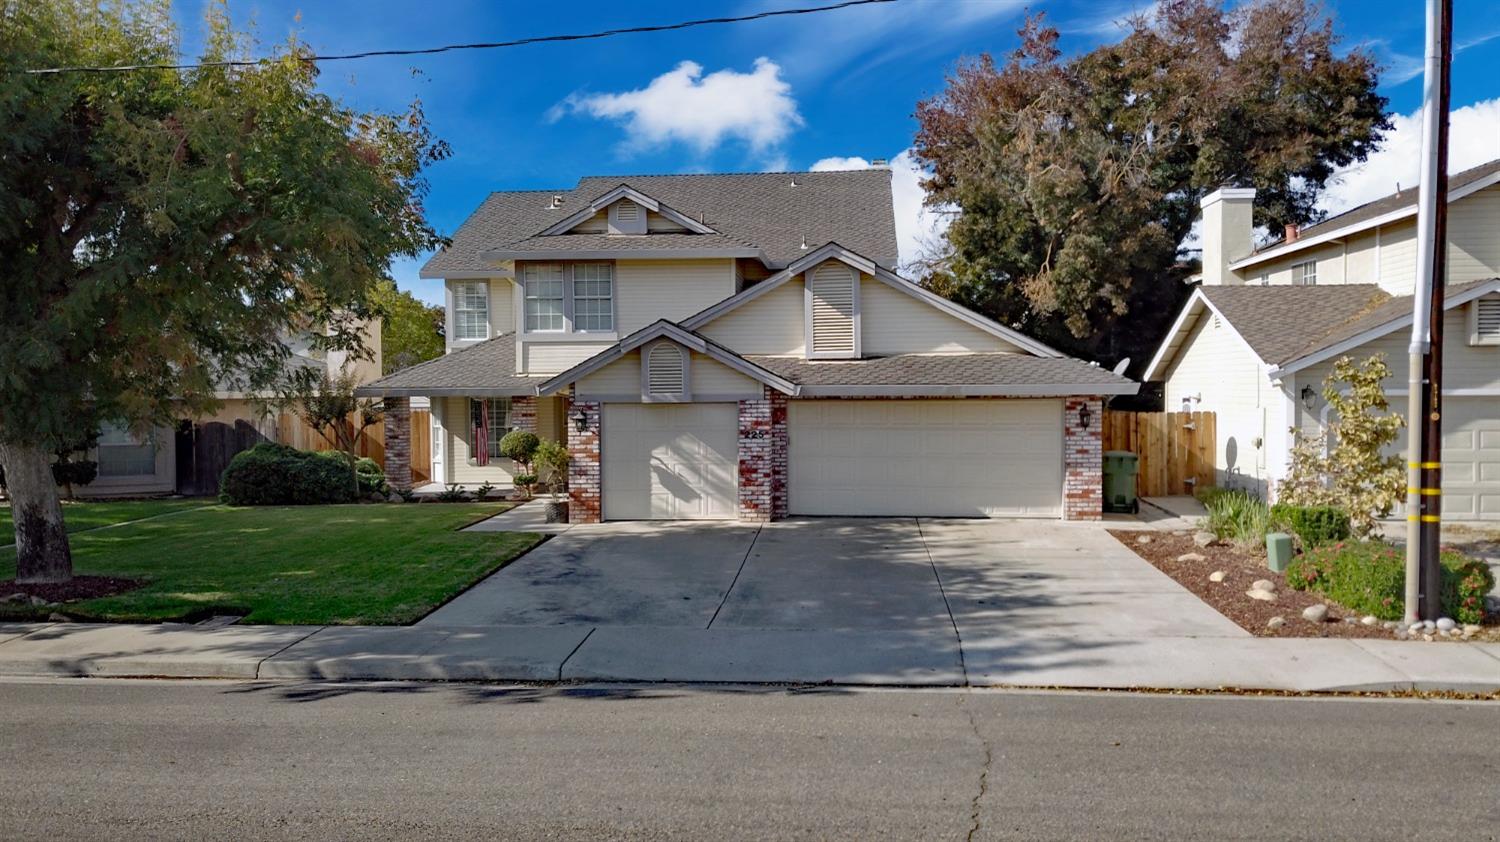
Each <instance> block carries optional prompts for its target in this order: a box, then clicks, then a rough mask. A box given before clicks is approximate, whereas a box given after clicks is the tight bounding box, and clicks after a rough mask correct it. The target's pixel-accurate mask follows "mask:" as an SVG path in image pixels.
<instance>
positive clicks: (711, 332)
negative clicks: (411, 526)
mask: <svg viewBox="0 0 1500 842" xmlns="http://www.w3.org/2000/svg"><path fill="white" fill-rule="evenodd" d="M890 178H891V177H890V172H889V171H888V170H881V169H877V170H864V171H851V172H818V173H757V174H740V175H678V176H626V177H609V178H585V179H583V180H581V181H580V182H579V183H578V186H577V187H576V188H574V189H573V190H570V191H562V192H554V191H544V192H536V191H528V192H504V193H494V194H492V195H491V196H490V197H489V198H488V199H487V200H485V202H484V203H483V204H482V205H481V206H480V207H479V209H478V210H477V211H475V212H474V214H473V215H472V216H471V217H470V218H469V219H468V221H466V222H465V223H464V224H463V225H462V226H461V227H460V228H459V230H458V231H457V233H456V234H455V235H454V237H453V241H452V244H451V245H450V246H449V247H448V248H446V249H444V250H443V251H441V252H440V253H438V254H437V255H436V256H434V257H433V258H432V260H431V261H429V262H428V264H427V265H426V266H425V267H424V268H423V269H422V272H421V274H422V276H423V277H427V278H441V279H443V280H444V282H445V283H446V285H447V310H448V330H447V336H448V344H449V348H448V351H449V353H448V354H447V355H446V356H444V357H442V358H439V359H436V360H431V361H429V362H426V363H422V364H420V365H416V366H413V367H411V368H409V369H406V370H404V371H401V372H398V373H396V374H393V375H391V376H389V377H386V378H383V379H381V380H379V381H376V382H375V383H372V384H369V385H368V386H367V387H365V388H364V389H362V390H361V392H360V393H361V394H365V395H371V396H380V397H383V398H384V399H385V403H386V409H387V412H386V420H387V428H386V443H387V451H386V457H387V462H386V471H387V476H388V477H389V478H390V479H391V481H392V482H393V483H396V484H401V483H409V482H410V472H409V470H406V469H403V468H402V467H401V466H400V459H402V458H409V449H408V448H407V447H405V446H403V445H402V444H401V443H402V442H408V443H409V435H410V430H409V429H408V427H409V414H408V404H407V402H408V401H409V400H411V399H414V398H418V397H428V398H430V400H431V402H432V424H433V436H432V442H433V445H432V457H431V458H432V462H433V464H432V466H431V467H432V476H433V477H434V478H435V479H436V480H437V481H440V482H445V483H459V484H466V485H473V484H477V483H481V482H486V481H488V482H493V483H505V482H508V481H509V479H510V477H511V473H512V470H513V466H512V464H511V463H510V461H509V460H507V459H504V458H501V457H500V456H499V451H498V446H499V441H500V438H501V437H502V436H503V435H504V433H505V432H506V431H507V430H510V429H530V430H535V431H537V432H538V433H539V434H541V435H543V436H546V437H549V438H553V439H557V440H560V441H565V442H566V444H567V447H568V450H569V451H570V454H571V465H570V473H569V479H568V484H569V494H570V499H571V502H572V511H571V516H572V517H573V519H574V520H575V521H579V522H588V521H596V520H600V519H608V520H621V519H626V520H629V519H699V518H703V519H714V518H726V519H732V518H741V519H746V520H767V519H774V518H779V517H783V516H786V515H787V514H803V515H962V516H1000V515H1004V516H1037V517H1054V518H1055V517H1069V518H1097V517H1098V516H1099V507H1100V476H1099V472H1100V461H1099V460H1100V454H1099V425H1100V421H1101V418H1100V413H1101V408H1100V403H1101V397H1102V396H1108V395H1116V394H1132V393H1134V392H1135V390H1136V388H1137V385H1138V384H1135V383H1133V382H1130V381H1128V380H1126V379H1124V378H1122V377H1119V376H1116V375H1114V374H1112V373H1111V372H1109V371H1106V370H1103V369H1100V368H1098V367H1096V366H1093V365H1090V364H1087V363H1084V362H1081V361H1078V360H1074V359H1070V358H1067V357H1064V356H1062V355H1061V354H1059V353H1057V352H1056V351H1053V350H1052V349H1050V348H1047V347H1046V346H1044V345H1042V344H1040V343H1038V342H1036V341H1034V340H1032V339H1029V338H1027V337H1025V336H1023V335H1021V334H1019V333H1017V332H1016V331H1013V330H1010V329H1009V328H1006V327H1003V326H1001V325H998V324H996V323H994V322H992V321H990V320H988V319H986V318H984V317H982V316H979V315H977V314H975V313H973V312H971V311H969V310H966V309H964V308H962V307H960V306H958V305H955V304H953V303H952V302H949V301H947V300H946V299H943V298H941V297H939V296H936V295H934V294H932V293H930V292H928V291H927V290H925V289H923V288H922V287H920V286H918V285H916V284H914V283H912V282H910V281H908V280H906V279H904V278H901V277H899V276H897V275H896V274H895V273H894V271H893V267H894V265H895V263H896V257H897V256H896V234H895V223H894V219H893V214H892V205H891V184H890Z"/></svg>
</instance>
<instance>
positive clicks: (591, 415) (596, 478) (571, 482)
mask: <svg viewBox="0 0 1500 842" xmlns="http://www.w3.org/2000/svg"><path fill="white" fill-rule="evenodd" d="M564 410H565V416H566V417H567V419H568V424H567V430H568V501H569V506H568V520H570V521H572V522H573V523H598V522H599V520H600V518H601V516H602V514H603V505H602V504H603V502H604V498H603V493H602V491H601V490H600V486H599V482H600V467H601V466H600V463H599V437H600V436H601V435H602V434H603V432H604V430H603V427H602V424H603V423H604V421H603V415H602V414H601V413H600V412H599V402H598V401H571V402H568V403H565V404H564ZM580 411H581V412H583V414H584V415H585V416H586V417H587V418H588V422H587V424H586V426H587V427H588V429H586V430H585V431H583V432H581V433H580V432H578V428H577V427H576V426H575V425H574V424H573V416H574V415H576V414H577V413H578V412H580Z"/></svg>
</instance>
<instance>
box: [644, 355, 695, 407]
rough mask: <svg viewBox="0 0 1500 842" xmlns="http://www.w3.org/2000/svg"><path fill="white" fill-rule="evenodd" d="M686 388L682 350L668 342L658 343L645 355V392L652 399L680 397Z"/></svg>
mask: <svg viewBox="0 0 1500 842" xmlns="http://www.w3.org/2000/svg"><path fill="white" fill-rule="evenodd" d="M685 386H686V366H685V365H684V364H683V355H682V349H681V348H679V347H677V346H676V345H673V344H672V343H670V342H658V343H657V344H655V345H653V346H651V350H650V351H649V352H647V354H646V392H647V393H648V394H649V395H650V396H652V397H659V398H664V397H682V396H683V393H684V391H685Z"/></svg>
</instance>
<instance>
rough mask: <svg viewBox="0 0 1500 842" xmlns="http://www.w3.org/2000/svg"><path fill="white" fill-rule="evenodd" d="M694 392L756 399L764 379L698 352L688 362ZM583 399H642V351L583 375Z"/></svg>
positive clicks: (580, 391)
mask: <svg viewBox="0 0 1500 842" xmlns="http://www.w3.org/2000/svg"><path fill="white" fill-rule="evenodd" d="M688 376H689V377H690V378H691V380H690V382H691V384H692V392H693V395H694V396H695V398H696V396H698V395H706V396H709V397H711V398H715V399H718V400H723V399H725V398H727V397H736V398H739V397H745V398H755V397H759V396H760V394H761V385H760V382H759V381H757V380H754V379H753V378H750V377H746V376H745V375H743V374H740V373H739V372H738V371H735V370H734V369H732V368H729V367H728V366H726V365H724V364H723V363H721V362H719V361H717V360H715V359H713V358H711V357H707V356H704V355H703V354H698V353H694V354H693V355H692V356H691V359H690V360H689V362H688ZM574 388H576V389H577V391H578V396H579V398H580V399H588V398H590V397H591V396H601V397H602V396H608V397H610V398H611V399H612V400H616V401H619V400H639V398H640V394H641V352H640V351H632V352H630V353H629V354H626V355H625V356H623V357H621V358H620V359H618V360H616V361H614V362H612V363H610V364H609V365H607V366H605V367H603V368H601V369H599V370H598V371H595V372H593V373H591V374H589V375H588V376H586V377H583V378H580V379H579V381H578V382H577V383H575V384H574Z"/></svg>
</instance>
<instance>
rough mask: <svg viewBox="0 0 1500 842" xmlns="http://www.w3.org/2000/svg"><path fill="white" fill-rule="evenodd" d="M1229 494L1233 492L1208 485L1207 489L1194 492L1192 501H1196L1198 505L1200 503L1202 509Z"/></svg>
mask: <svg viewBox="0 0 1500 842" xmlns="http://www.w3.org/2000/svg"><path fill="white" fill-rule="evenodd" d="M1231 493H1234V492H1231V491H1230V490H1229V489H1227V488H1219V487H1218V486H1214V485H1210V486H1209V487H1207V488H1200V489H1198V490H1197V491H1194V492H1193V499H1195V500H1197V501H1198V502H1199V503H1202V504H1203V505H1204V507H1207V506H1208V504H1209V503H1212V502H1213V501H1215V500H1217V499H1219V498H1220V497H1223V496H1224V495H1225V494H1231Z"/></svg>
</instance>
